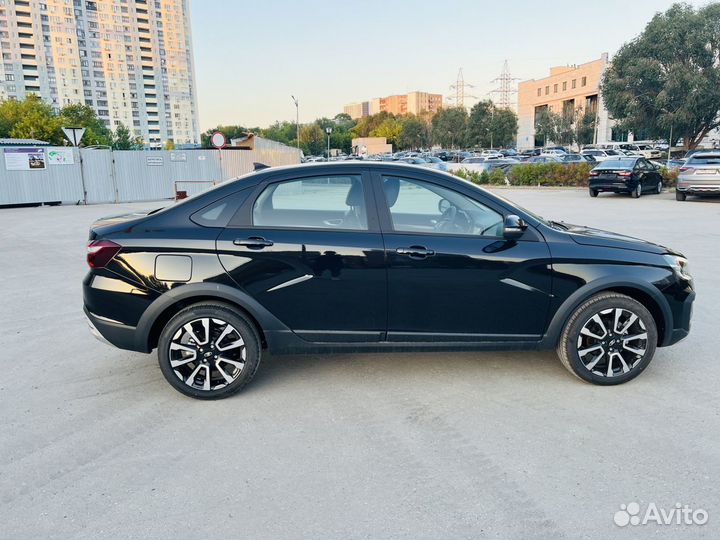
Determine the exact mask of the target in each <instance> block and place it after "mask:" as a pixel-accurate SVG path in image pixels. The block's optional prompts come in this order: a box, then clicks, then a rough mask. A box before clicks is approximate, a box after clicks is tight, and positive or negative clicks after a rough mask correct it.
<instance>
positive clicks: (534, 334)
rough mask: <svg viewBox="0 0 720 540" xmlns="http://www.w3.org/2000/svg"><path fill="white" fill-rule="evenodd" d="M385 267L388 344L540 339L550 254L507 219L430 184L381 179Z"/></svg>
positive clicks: (393, 176)
mask: <svg viewBox="0 0 720 540" xmlns="http://www.w3.org/2000/svg"><path fill="white" fill-rule="evenodd" d="M374 187H375V198H376V200H377V201H378V209H379V216H380V220H381V225H382V228H383V236H384V238H385V245H386V254H387V265H388V337H387V339H388V341H466V342H467V341H508V340H510V341H528V340H530V341H534V340H538V339H540V337H541V335H542V333H543V332H544V329H545V324H546V317H547V310H548V306H549V301H550V294H551V273H550V252H549V250H548V247H547V244H546V243H545V241H544V240H543V238H542V237H541V235H540V234H539V233H538V232H537V231H534V230H528V231H527V232H526V235H525V236H524V237H523V238H521V239H520V240H518V241H510V240H505V239H504V238H503V237H502V228H503V219H504V216H505V215H506V214H507V213H509V212H508V211H507V210H505V209H503V208H502V207H500V206H499V205H497V203H493V201H491V200H489V199H483V198H482V196H481V194H477V195H473V196H471V195H469V194H468V193H463V192H462V191H460V190H459V189H457V188H456V189H453V188H452V187H450V185H448V184H445V185H443V184H442V181H439V180H437V179H433V178H432V177H429V176H423V175H420V174H417V175H415V174H413V173H412V172H410V171H408V172H407V173H405V172H403V173H402V174H397V173H388V174H383V175H381V174H377V175H375V178H374Z"/></svg>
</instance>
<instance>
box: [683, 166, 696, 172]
mask: <svg viewBox="0 0 720 540" xmlns="http://www.w3.org/2000/svg"><path fill="white" fill-rule="evenodd" d="M694 170H695V169H693V168H692V167H680V172H688V171H694Z"/></svg>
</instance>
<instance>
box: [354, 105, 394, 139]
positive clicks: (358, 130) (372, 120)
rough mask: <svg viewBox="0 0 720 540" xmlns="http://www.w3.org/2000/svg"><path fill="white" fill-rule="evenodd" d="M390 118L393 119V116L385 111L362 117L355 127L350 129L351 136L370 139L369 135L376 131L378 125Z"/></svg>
mask: <svg viewBox="0 0 720 540" xmlns="http://www.w3.org/2000/svg"><path fill="white" fill-rule="evenodd" d="M391 118H395V115H393V114H391V113H389V112H386V111H382V112H379V113H377V114H373V115H370V116H364V117H363V118H360V119H359V120H358V122H357V124H355V126H354V127H353V128H352V129H351V133H352V136H353V137H370V134H371V133H372V132H373V131H374V130H376V129H377V128H378V127H379V126H380V124H382V123H383V122H385V121H386V120H388V119H391Z"/></svg>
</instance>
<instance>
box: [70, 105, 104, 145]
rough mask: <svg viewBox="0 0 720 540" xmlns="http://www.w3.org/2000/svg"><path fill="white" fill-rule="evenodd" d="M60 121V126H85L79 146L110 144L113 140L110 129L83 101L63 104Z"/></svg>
mask: <svg viewBox="0 0 720 540" xmlns="http://www.w3.org/2000/svg"><path fill="white" fill-rule="evenodd" d="M60 123H61V125H62V127H84V128H85V134H84V135H83V138H82V140H81V146H91V145H94V144H99V145H104V146H110V145H111V144H112V142H113V141H112V138H113V135H112V131H110V129H109V128H108V127H107V126H106V125H105V123H104V122H103V121H102V120H100V119H99V118H98V117H97V114H96V113H95V110H94V109H93V108H92V107H90V106H89V105H85V104H84V103H73V104H71V105H65V106H64V107H63V108H62V109H60Z"/></svg>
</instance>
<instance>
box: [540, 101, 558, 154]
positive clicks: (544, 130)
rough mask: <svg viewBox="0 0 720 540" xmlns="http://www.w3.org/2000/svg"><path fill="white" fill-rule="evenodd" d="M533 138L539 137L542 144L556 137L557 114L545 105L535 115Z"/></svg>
mask: <svg viewBox="0 0 720 540" xmlns="http://www.w3.org/2000/svg"><path fill="white" fill-rule="evenodd" d="M535 138H536V139H540V140H541V141H542V143H543V146H544V145H547V143H548V142H550V141H555V140H556V139H557V115H556V114H555V113H553V112H552V111H551V110H550V109H548V108H547V107H545V108H543V109H540V111H539V112H538V113H537V114H536V116H535Z"/></svg>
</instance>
